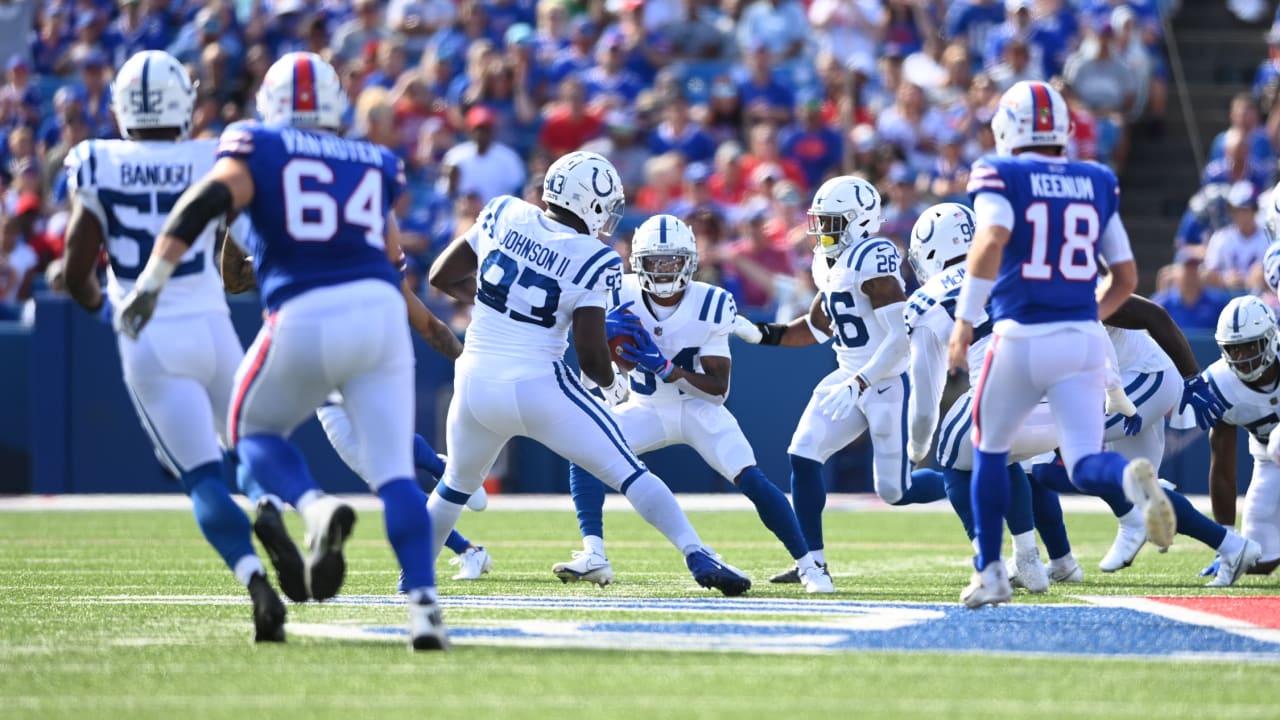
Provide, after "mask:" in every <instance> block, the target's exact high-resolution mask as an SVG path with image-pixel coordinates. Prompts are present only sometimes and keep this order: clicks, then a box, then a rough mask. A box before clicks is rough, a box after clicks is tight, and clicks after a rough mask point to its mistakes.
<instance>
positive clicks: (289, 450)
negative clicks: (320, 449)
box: [236, 435, 426, 507]
mask: <svg viewBox="0 0 1280 720" xmlns="http://www.w3.org/2000/svg"><path fill="white" fill-rule="evenodd" d="M236 454H238V455H239V456H240V462H241V463H242V464H243V465H245V466H247V468H248V470H249V473H250V474H251V475H252V476H253V477H254V478H256V479H257V481H258V482H259V483H260V484H261V485H262V487H263V489H265V490H266V491H267V492H269V493H271V494H273V495H277V496H279V497H280V498H281V499H282V500H284V501H285V502H287V503H289V504H290V505H292V506H294V507H298V498H300V497H302V496H303V495H305V494H307V493H308V492H311V491H312V490H319V489H320V486H319V485H316V481H315V478H313V477H311V471H310V470H308V469H307V461H306V460H305V459H303V457H302V452H301V451H300V450H298V446H296V445H294V444H293V443H291V442H289V441H288V440H286V439H284V438H282V437H280V436H279V435H250V436H249V437H242V438H240V442H239V443H237V444H236ZM423 503H424V505H423V507H426V506H425V503H426V500H423Z"/></svg>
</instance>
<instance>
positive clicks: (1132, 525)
mask: <svg viewBox="0 0 1280 720" xmlns="http://www.w3.org/2000/svg"><path fill="white" fill-rule="evenodd" d="M1116 520H1118V521H1120V524H1121V525H1123V526H1124V527H1126V528H1129V529H1130V530H1134V529H1137V528H1143V527H1145V523H1144V521H1143V519H1142V513H1141V512H1139V511H1138V508H1137V507H1132V508H1129V512H1127V513H1125V514H1123V515H1121V516H1120V517H1118V518H1116Z"/></svg>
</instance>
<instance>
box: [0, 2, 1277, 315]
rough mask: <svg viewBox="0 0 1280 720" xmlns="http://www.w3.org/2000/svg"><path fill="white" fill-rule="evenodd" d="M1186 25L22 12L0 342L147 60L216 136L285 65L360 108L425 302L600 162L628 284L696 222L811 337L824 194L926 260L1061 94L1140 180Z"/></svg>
mask: <svg viewBox="0 0 1280 720" xmlns="http://www.w3.org/2000/svg"><path fill="white" fill-rule="evenodd" d="M1174 4H1175V2H1174V0H951V1H949V2H948V1H945V0H804V1H801V0H643V1H642V0H585V1H584V0H539V1H537V2H535V1H534V0H460V1H456V2H455V1H450V0H391V1H390V2H379V1H378V0H270V1H269V2H262V0H235V1H234V2H233V1H231V0H119V1H118V2H117V3H111V2H109V1H108V0H74V1H72V0H45V1H41V2H37V1H35V0H13V1H12V2H9V3H5V4H3V5H0V19H2V20H3V21H4V22H0V61H3V62H7V65H6V66H5V70H6V73H7V77H6V82H5V84H4V86H3V88H0V135H3V138H0V139H2V140H3V141H2V142H0V182H3V187H4V203H3V208H2V209H3V214H4V218H5V219H4V222H3V234H2V235H0V317H2V316H5V315H8V316H13V315H17V314H20V313H21V307H22V305H21V303H22V302H23V301H24V300H25V299H27V298H28V297H30V295H31V293H32V292H33V290H34V289H36V288H39V287H41V286H42V285H45V284H50V285H52V286H54V287H56V286H57V284H58V282H59V279H58V272H59V265H60V263H59V262H58V260H57V258H58V257H59V255H60V254H61V246H62V237H61V236H62V230H63V228H64V227H65V224H66V211H67V200H68V199H67V191H66V182H65V179H64V177H63V174H62V173H61V163H62V160H63V158H64V157H65V156H66V153H67V151H68V150H69V149H70V148H71V147H73V146H74V145H75V143H77V142H79V141H80V140H83V139H85V138H94V137H96V138H110V137H114V136H115V133H116V131H115V127H114V122H113V119H112V116H111V113H110V110H109V93H110V87H109V85H110V79H111V73H112V68H113V67H118V66H119V65H120V64H121V63H123V61H124V60H125V59H126V58H127V57H129V56H130V55H131V54H133V53H135V52H137V51H140V50H144V49H167V50H168V51H169V52H171V53H172V54H174V55H175V56H177V57H178V58H179V59H180V60H182V61H183V62H184V63H186V64H187V65H188V67H189V69H190V72H191V73H192V75H193V76H194V77H196V78H198V79H199V83H200V84H199V100H198V104H197V110H196V117H195V127H194V132H195V134H196V135H197V136H209V135H216V134H217V133H218V132H220V130H221V129H222V128H223V127H225V125H226V124H228V123H230V122H233V121H235V120H238V119H241V118H246V117H253V116H254V112H255V111H254V94H255V92H256V90H257V87H258V85H259V83H260V82H261V80H262V77H263V75H264V74H265V72H266V70H267V68H268V67H269V66H270V64H271V62H272V60H273V59H274V58H276V57H278V56H279V55H281V54H282V53H285V52H289V51H293V50H310V51H314V52H317V53H319V54H321V55H323V56H324V57H326V58H327V59H329V60H330V61H331V62H332V63H333V64H334V65H335V67H336V68H337V69H338V71H339V73H340V75H341V77H342V80H343V83H344V84H345V87H346V90H347V93H348V95H349V96H350V98H351V111H350V116H349V118H348V120H349V126H348V127H349V134H350V135H352V136H355V137H363V138H366V139H368V140H370V141H372V142H376V143H380V144H383V145H386V146H388V147H390V148H392V149H393V150H394V151H395V152H396V153H397V154H398V155H399V156H400V157H401V158H403V159H404V161H405V163H406V166H407V168H408V171H409V178H410V186H411V187H410V191H409V192H406V193H404V195H403V196H402V197H401V199H400V201H399V202H398V203H397V205H396V207H395V213H396V215H397V217H398V219H399V223H400V227H401V229H402V231H403V233H404V235H405V237H406V250H407V251H408V252H409V254H410V256H411V266H412V269H413V272H414V275H415V280H416V281H418V282H420V279H421V276H422V275H423V274H424V271H425V268H427V267H428V266H429V264H430V262H431V260H432V259H433V257H434V256H435V255H436V254H437V253H438V252H439V251H440V250H441V249H442V248H443V246H444V245H445V244H446V243H447V242H448V241H449V240H450V239H451V238H452V237H454V236H455V235H456V234H457V233H459V232H461V231H463V230H465V229H466V227H467V226H468V225H469V224H470V223H472V222H473V221H474V219H475V216H476V215H477V213H478V211H479V210H480V208H481V207H482V206H483V205H484V203H485V202H486V201H487V200H488V199H489V198H492V197H494V196H496V195H500V194H505V193H514V194H517V195H522V196H524V197H526V198H527V199H530V200H533V201H537V199H538V197H539V196H540V194H541V174H542V173H543V171H544V170H545V168H546V167H547V165H548V164H549V162H550V161H551V160H553V159H554V158H555V157H557V156H558V155H560V154H562V153H565V152H568V151H571V150H574V149H578V148H585V149H589V150H594V151H596V152H599V153H602V154H604V155H606V156H607V157H609V158H610V159H611V160H612V161H613V162H614V164H615V165H616V166H617V167H618V169H619V171H620V173H621V175H622V177H623V180H624V182H625V184H626V187H627V191H628V192H627V195H628V205H627V207H628V217H627V221H626V222H624V224H623V226H622V228H621V230H620V232H619V233H618V237H617V239H616V242H617V244H618V248H619V250H620V251H621V252H622V253H623V254H624V256H625V255H626V251H627V247H628V244H629V241H628V239H627V238H628V235H629V233H630V231H631V230H632V229H633V228H634V227H635V226H636V225H638V224H639V222H640V221H642V220H643V219H644V218H645V217H647V216H649V215H651V214H654V213H658V212H667V213H672V214H675V215H678V216H680V217H682V218H685V219H686V220H687V221H689V222H690V223H691V224H692V226H693V229H694V231H695V232H696V234H697V238H698V243H699V250H700V253H701V262H700V263H699V270H698V279H701V280H706V281H709V282H714V283H717V284H720V285H722V286H724V287H725V288H727V289H729V290H730V291H731V292H733V293H734V295H735V296H736V297H737V300H738V306H739V307H740V308H743V309H744V311H745V312H746V313H748V314H750V315H753V316H756V317H760V318H771V317H773V316H782V317H787V318H789V317H791V316H793V315H794V314H795V313H796V312H797V309H798V308H802V307H805V306H807V299H808V297H811V295H812V291H813V288H812V280H811V278H810V277H809V273H808V268H809V264H810V258H811V257H812V254H811V251H810V243H809V242H808V240H807V239H806V238H805V236H804V211H805V208H806V207H807V205H808V203H809V200H810V198H811V195H812V192H813V191H814V189H816V187H817V186H818V185H820V184H821V183H822V181H823V180H824V179H826V178H828V177H831V176H833V175H838V174H846V173H858V174H861V175H863V176H865V177H866V178H868V179H869V180H871V181H872V182H874V183H876V184H877V186H878V187H879V188H880V189H881V193H882V196H883V199H884V205H885V223H884V227H883V232H884V234H886V235H887V236H889V237H891V238H893V239H894V240H896V241H897V242H899V243H902V244H905V242H906V239H907V234H908V232H909V230H910V228H911V225H912V224H913V222H914V220H915V218H916V217H917V216H918V214H919V213H920V212H921V211H922V210H923V208H924V207H926V206H927V204H929V203H931V202H935V201H939V200H957V199H960V200H963V199H964V198H965V193H964V189H965V185H966V183H967V180H968V178H967V174H968V168H969V165H970V163H971V162H972V161H973V160H974V159H975V158H976V157H978V156H979V155H981V154H983V153H985V152H988V151H990V150H992V148H993V147H994V139H993V137H992V135H991V132H990V128H989V122H990V118H991V115H992V112H993V108H994V106H995V103H996V102H997V100H998V98H999V96H1000V94H1001V93H1002V92H1003V91H1004V90H1005V89H1006V88H1008V87H1009V86H1010V85H1012V84H1013V83H1015V82H1017V81H1019V80H1026V79H1043V80H1047V81H1049V82H1052V83H1053V84H1054V85H1055V86H1056V87H1058V88H1059V89H1060V90H1062V92H1063V93H1064V95H1065V96H1066V97H1067V98H1068V102H1069V104H1070V108H1071V113H1072V119H1073V122H1074V125H1075V135H1074V138H1073V142H1072V146H1071V148H1070V151H1071V153H1072V154H1073V155H1074V156H1076V157H1080V158H1088V159H1096V160H1099V161H1101V162H1106V163H1109V164H1111V165H1113V166H1115V167H1117V168H1119V167H1121V166H1123V164H1124V162H1125V157H1126V151H1127V147H1128V139H1129V134H1130V132H1131V129H1132V128H1134V127H1142V128H1143V130H1144V131H1148V132H1159V131H1160V129H1161V126H1160V119H1161V117H1162V116H1163V114H1164V108H1165V103H1166V98H1167V95H1168V79H1167V74H1166V70H1165V60H1164V55H1163V46H1162V33H1163V27H1164V24H1163V22H1162V17H1161V13H1167V12H1170V11H1172V9H1173V8H1172V7H1171V6H1172V5H1174ZM6 14H7V15H6ZM1275 49H1276V47H1275V46H1273V50H1275ZM6 58H7V60H5V59H6ZM1268 67H1272V66H1268ZM1275 67H1280V65H1277V66H1275ZM1269 73H1270V74H1269V75H1267V76H1266V77H1263V76H1262V74H1260V79H1259V82H1260V90H1259V91H1258V97H1257V98H1253V97H1251V98H1246V100H1247V101H1248V102H1247V104H1248V105H1249V107H1250V108H1254V113H1255V115H1256V107H1257V102H1258V101H1259V99H1261V100H1262V102H1268V100H1267V97H1268V95H1267V94H1268V93H1270V94H1271V95H1275V93H1274V88H1273V87H1272V86H1273V84H1276V83H1275V80H1276V78H1280V72H1277V71H1276V70H1275V69H1274V68H1273V69H1271V70H1270V71H1269ZM1264 74H1265V73H1264ZM1272 100H1274V98H1272ZM1242 102H1244V101H1242ZM1268 107H1269V105H1268ZM1242 113H1243V114H1247V113H1244V111H1242ZM1275 115H1276V116H1277V117H1276V125H1277V126H1280V113H1277V114H1275ZM1234 120H1235V115H1234V111H1233V128H1232V130H1230V131H1228V132H1229V133H1235V134H1236V135H1241V134H1243V139H1241V140H1240V142H1241V143H1243V144H1244V147H1246V150H1247V155H1248V158H1249V159H1248V162H1249V163H1253V162H1254V161H1255V160H1257V162H1258V165H1259V166H1260V167H1261V166H1262V165H1265V164H1266V163H1268V162H1269V163H1271V165H1274V158H1273V156H1272V155H1271V152H1272V151H1271V148H1272V139H1273V138H1274V136H1273V134H1272V133H1271V131H1272V130H1274V129H1275V128H1274V127H1273V125H1272V123H1271V120H1270V116H1269V117H1268V121H1267V123H1266V124H1265V125H1263V124H1262V123H1261V122H1260V120H1259V119H1258V118H1257V117H1254V118H1253V119H1252V120H1251V121H1246V120H1243V119H1242V120H1241V123H1242V126H1241V128H1236V127H1235V124H1234ZM1247 122H1252V123H1253V124H1252V125H1251V126H1248V127H1245V126H1244V124H1245V123H1247ZM1233 142H1235V141H1233V140H1232V139H1231V138H1227V139H1225V140H1224V141H1223V142H1221V143H1219V145H1220V146H1221V147H1220V154H1221V155H1222V157H1223V158H1224V159H1223V160H1221V161H1220V163H1219V164H1220V165H1222V166H1223V167H1221V168H1218V169H1216V170H1215V172H1218V173H1225V175H1226V176H1227V177H1228V179H1230V180H1231V181H1233V182H1234V181H1236V180H1238V179H1240V178H1241V177H1243V176H1242V174H1241V173H1242V172H1243V173H1244V175H1247V176H1248V178H1249V179H1256V180H1257V182H1258V183H1259V185H1258V186H1259V187H1261V186H1263V185H1265V184H1266V183H1267V182H1270V178H1269V177H1264V175H1263V174H1262V173H1261V172H1260V171H1259V175H1258V177H1256V178H1254V176H1253V175H1251V174H1249V173H1252V172H1254V171H1253V170H1245V171H1241V170H1240V167H1242V166H1241V165H1240V163H1239V162H1237V161H1236V160H1235V159H1234V158H1236V157H1237V155H1238V154H1239V149H1238V148H1237V147H1236V145H1235V144H1232V143H1233ZM1264 150H1265V157H1258V158H1255V153H1260V154H1261V153H1262V151H1264ZM1233 153H1234V154H1233ZM1211 167H1214V166H1211ZM1249 167H1250V168H1251V167H1253V166H1252V165H1249ZM1214 177H1215V178H1216V177H1217V176H1216V175H1215V176H1214ZM1255 202H1256V199H1255ZM1226 254H1228V255H1230V253H1226ZM905 269H906V270H907V271H908V272H909V268H905ZM1222 277H1223V278H1227V275H1226V274H1223V275H1222ZM1227 279H1232V280H1233V279H1235V276H1234V275H1232V276H1230V278H1227ZM422 292H423V293H424V299H426V300H427V302H428V304H430V305H431V306H432V307H433V308H434V309H437V310H439V311H440V312H441V313H442V314H443V315H445V316H446V317H452V318H453V322H454V323H455V326H456V327H458V328H462V327H464V326H465V324H466V317H465V315H459V314H455V311H454V310H453V308H452V306H451V304H449V303H446V302H444V301H443V300H441V299H440V298H436V297H433V296H432V295H431V293H430V291H429V290H427V289H426V288H425V287H423V288H422Z"/></svg>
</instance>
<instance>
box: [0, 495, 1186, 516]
mask: <svg viewBox="0 0 1280 720" xmlns="http://www.w3.org/2000/svg"><path fill="white" fill-rule="evenodd" d="M341 497H342V499H343V500H344V501H346V502H348V503H350V504H351V505H352V507H354V508H355V509H356V510H359V511H362V512H368V511H378V510H381V509H382V504H381V502H380V501H379V500H378V499H377V498H376V497H374V496H372V495H342V496H341ZM677 497H678V498H679V499H680V505H681V507H683V508H684V509H685V510H689V511H693V512H707V511H742V512H745V511H753V510H754V507H753V506H752V505H751V503H750V501H748V500H747V499H746V498H745V497H744V496H742V495H739V494H737V493H705V494H699V493H694V494H686V495H679V496H677ZM1190 498H1191V500H1192V503H1193V504H1195V506H1196V507H1197V508H1199V509H1201V510H1205V511H1207V510H1208V509H1209V508H1210V504H1209V498H1208V496H1190ZM237 500H238V501H239V502H240V504H241V506H242V507H244V508H246V509H249V508H250V505H249V503H248V501H247V500H246V499H245V498H243V497H237ZM1061 500H1062V507H1063V510H1065V511H1066V512H1069V513H1104V512H1105V513H1109V512H1110V510H1109V509H1108V508H1107V506H1106V505H1105V504H1103V503H1102V501H1100V500H1098V499H1097V498H1091V497H1085V496H1080V495H1064V496H1062V498H1061ZM190 508H191V503H190V501H189V500H188V499H187V498H186V496H184V495H179V494H176V493H175V494H159V495H123V494H122V495H16V496H12V497H2V498H0V512H97V511H104V510H114V511H142V510H184V511H185V510H189V509H190ZM604 508H605V510H607V511H611V512H633V510H632V509H631V505H630V504H629V503H627V501H626V498H623V497H621V496H620V495H617V494H610V495H608V496H607V497H606V498H605V503H604ZM826 509H827V511H828V512H855V511H886V512H887V511H892V512H941V513H950V512H951V506H950V505H949V504H948V503H947V502H946V501H939V502H935V503H928V504H925V505H905V506H901V507H895V506H891V505H887V504H885V503H884V502H883V501H882V500H880V499H879V498H878V497H876V496H875V495H871V494H832V495H828V496H827V508H826ZM535 511H553V512H571V511H573V500H572V498H570V497H569V496H568V495H490V496H489V508H488V510H486V512H535Z"/></svg>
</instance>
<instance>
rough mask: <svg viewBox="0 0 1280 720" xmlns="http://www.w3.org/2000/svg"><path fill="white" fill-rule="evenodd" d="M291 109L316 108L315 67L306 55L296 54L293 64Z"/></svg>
mask: <svg viewBox="0 0 1280 720" xmlns="http://www.w3.org/2000/svg"><path fill="white" fill-rule="evenodd" d="M293 109H294V110H298V111H305V110H309V111H311V112H315V110H316V69H315V66H314V65H313V64H312V63H311V58H309V57H307V56H306V55H298V59H297V61H296V62H294V64H293Z"/></svg>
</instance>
